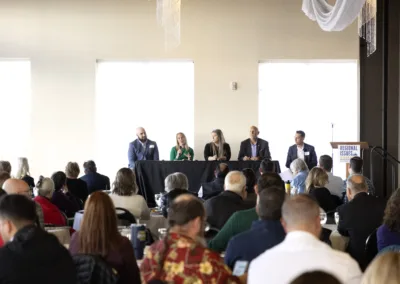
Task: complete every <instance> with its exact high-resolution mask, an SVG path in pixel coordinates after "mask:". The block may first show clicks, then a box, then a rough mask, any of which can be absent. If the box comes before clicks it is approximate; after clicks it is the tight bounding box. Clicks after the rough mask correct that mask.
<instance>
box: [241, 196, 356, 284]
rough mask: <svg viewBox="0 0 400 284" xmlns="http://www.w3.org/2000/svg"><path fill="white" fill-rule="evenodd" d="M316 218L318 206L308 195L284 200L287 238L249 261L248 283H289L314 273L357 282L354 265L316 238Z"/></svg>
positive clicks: (343, 255)
mask: <svg viewBox="0 0 400 284" xmlns="http://www.w3.org/2000/svg"><path fill="white" fill-rule="evenodd" d="M319 216H320V210H319V206H318V204H317V203H316V202H315V201H314V200H313V199H312V198H311V197H310V196H308V195H304V194H300V195H296V196H294V197H293V198H290V199H288V200H286V201H285V202H284V204H283V207H282V225H283V227H284V229H285V231H286V233H287V235H286V238H285V240H284V241H283V242H282V243H280V244H278V245H276V246H275V247H273V248H271V249H269V250H267V251H266V252H264V253H263V254H261V255H260V256H259V257H257V258H256V259H255V260H253V261H252V262H251V264H250V269H249V277H248V283H249V284H256V283H265V282H266V279H268V283H269V284H275V283H276V284H281V283H290V282H291V281H293V280H294V279H295V278H296V277H298V276H299V275H301V274H302V273H304V272H309V271H313V270H321V271H324V272H327V273H330V274H332V275H333V276H335V277H337V278H338V279H339V280H340V281H342V282H343V283H359V281H360V277H361V275H362V274H361V271H360V268H359V267H358V265H357V263H356V262H355V261H354V260H353V259H352V258H351V257H350V256H349V255H348V254H346V253H343V252H340V251H337V250H333V249H331V248H330V247H329V246H328V245H327V244H325V243H323V242H321V241H320V240H319V239H318V237H319V235H320V233H321V229H322V228H321V223H320V217H319ZM266 277H267V278H266Z"/></svg>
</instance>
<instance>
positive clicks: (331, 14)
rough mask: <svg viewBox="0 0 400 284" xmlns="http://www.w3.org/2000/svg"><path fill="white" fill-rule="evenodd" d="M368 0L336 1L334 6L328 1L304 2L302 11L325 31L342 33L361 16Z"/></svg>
mask: <svg viewBox="0 0 400 284" xmlns="http://www.w3.org/2000/svg"><path fill="white" fill-rule="evenodd" d="M365 1H366V0H336V3H335V5H334V6H332V5H330V4H329V3H328V2H327V0H303V7H302V10H303V12H304V13H305V14H306V16H307V17H309V18H310V19H311V20H313V21H317V22H318V24H319V26H320V27H321V28H322V29H323V30H324V31H342V30H344V29H345V28H347V27H348V26H349V25H350V24H351V23H353V22H354V20H355V19H356V18H357V17H358V15H359V14H360V12H361V10H362V8H363V6H364V4H365Z"/></svg>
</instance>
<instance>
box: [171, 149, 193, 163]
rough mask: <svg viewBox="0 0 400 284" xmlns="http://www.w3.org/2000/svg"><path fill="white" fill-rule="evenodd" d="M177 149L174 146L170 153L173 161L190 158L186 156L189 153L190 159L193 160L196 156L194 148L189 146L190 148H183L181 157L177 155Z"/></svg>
mask: <svg viewBox="0 0 400 284" xmlns="http://www.w3.org/2000/svg"><path fill="white" fill-rule="evenodd" d="M177 152H178V151H177V150H176V148H175V147H172V149H171V154H170V160H171V161H182V160H188V158H187V157H186V155H187V154H189V155H190V160H191V161H193V157H194V152H193V149H192V148H190V147H189V150H186V149H185V148H183V149H182V153H181V154H180V155H179V157H177V156H176V154H177Z"/></svg>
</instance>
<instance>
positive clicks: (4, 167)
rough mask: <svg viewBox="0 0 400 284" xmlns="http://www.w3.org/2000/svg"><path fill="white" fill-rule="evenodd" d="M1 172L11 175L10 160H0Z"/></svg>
mask: <svg viewBox="0 0 400 284" xmlns="http://www.w3.org/2000/svg"><path fill="white" fill-rule="evenodd" d="M0 172H6V173H8V174H9V175H11V164H10V162H9V161H0Z"/></svg>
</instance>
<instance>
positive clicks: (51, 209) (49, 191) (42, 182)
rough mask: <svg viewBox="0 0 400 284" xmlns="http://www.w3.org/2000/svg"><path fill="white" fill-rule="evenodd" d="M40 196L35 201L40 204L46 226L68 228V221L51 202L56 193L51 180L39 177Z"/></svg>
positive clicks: (38, 188) (37, 185) (37, 186)
mask: <svg viewBox="0 0 400 284" xmlns="http://www.w3.org/2000/svg"><path fill="white" fill-rule="evenodd" d="M36 188H37V190H38V196H36V197H35V198H34V199H33V200H35V201H36V202H37V203H39V204H40V206H41V207H42V211H43V218H44V223H45V224H52V225H56V226H66V225H67V220H66V218H65V216H64V215H63V214H62V213H61V212H60V210H59V209H58V207H57V206H55V205H54V204H53V203H52V202H51V198H52V196H53V193H54V182H53V180H52V179H51V178H44V177H43V176H40V177H39V181H38V182H37V184H36Z"/></svg>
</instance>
